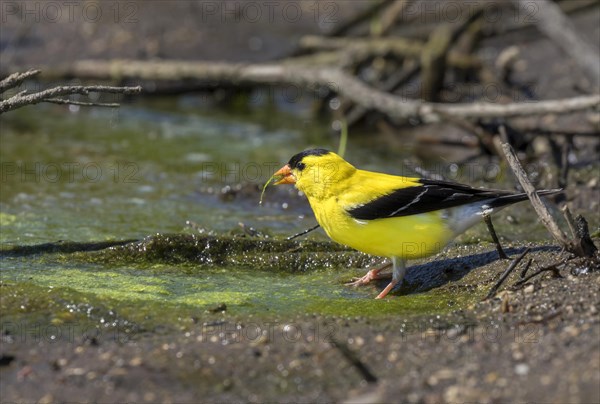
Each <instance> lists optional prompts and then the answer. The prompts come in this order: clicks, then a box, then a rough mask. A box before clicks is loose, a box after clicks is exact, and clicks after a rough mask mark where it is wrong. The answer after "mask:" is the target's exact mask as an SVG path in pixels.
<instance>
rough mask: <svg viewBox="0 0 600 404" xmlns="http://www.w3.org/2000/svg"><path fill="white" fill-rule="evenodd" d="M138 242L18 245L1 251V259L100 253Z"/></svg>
mask: <svg viewBox="0 0 600 404" xmlns="http://www.w3.org/2000/svg"><path fill="white" fill-rule="evenodd" d="M135 241H138V240H114V241H98V242H77V241H63V240H59V241H54V242H51V243H42V244H34V245H18V246H11V247H6V248H3V249H2V250H0V258H7V257H27V256H30V255H36V254H53V253H75V252H85V251H99V250H104V249H105V248H109V247H115V246H121V245H125V244H129V243H133V242H135Z"/></svg>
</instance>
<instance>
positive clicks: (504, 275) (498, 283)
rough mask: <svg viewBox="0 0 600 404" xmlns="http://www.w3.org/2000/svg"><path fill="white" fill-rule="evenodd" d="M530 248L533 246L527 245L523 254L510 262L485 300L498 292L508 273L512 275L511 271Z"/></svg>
mask: <svg viewBox="0 0 600 404" xmlns="http://www.w3.org/2000/svg"><path fill="white" fill-rule="evenodd" d="M530 250H531V248H529V247H527V248H526V249H525V251H523V252H522V253H521V255H519V256H518V257H517V258H515V259H514V260H513V261H512V262H511V263H510V265H509V266H508V268H506V270H505V271H504V273H503V274H502V275H501V276H500V279H498V282H496V284H495V285H494V286H492V288H491V289H490V291H489V292H488V294H487V295H486V296H485V298H484V299H483V300H488V299H489V298H491V297H493V296H494V295H495V294H496V292H497V291H498V288H499V287H500V286H501V285H502V283H504V281H505V280H506V278H508V275H510V273H511V272H512V271H513V270H514V269H515V268H516V267H517V265H519V262H521V260H522V259H523V258H524V257H525V256H526V255H527V253H529V251H530Z"/></svg>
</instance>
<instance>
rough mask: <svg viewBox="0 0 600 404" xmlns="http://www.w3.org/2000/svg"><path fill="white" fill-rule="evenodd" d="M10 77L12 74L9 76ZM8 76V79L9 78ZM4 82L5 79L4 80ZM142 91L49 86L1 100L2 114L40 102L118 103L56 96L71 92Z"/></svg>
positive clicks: (124, 88)
mask: <svg viewBox="0 0 600 404" xmlns="http://www.w3.org/2000/svg"><path fill="white" fill-rule="evenodd" d="M8 78H10V76H9V77H8ZM8 78H7V79H6V80H8ZM3 82H4V81H3ZM141 91H142V87H140V86H137V87H113V86H59V87H54V88H49V89H47V90H43V91H39V92H36V93H33V94H27V93H26V91H21V92H20V93H18V94H16V95H13V96H12V97H10V98H8V99H6V100H2V101H0V114H2V113H4V112H8V111H12V110H14V109H17V108H21V107H24V106H26V105H32V104H38V103H40V102H51V103H61V104H75V105H87V106H90V105H94V106H102V107H106V106H110V107H112V106H115V105H117V106H118V104H104V103H82V102H79V101H70V100H63V99H57V98H55V97H57V96H61V95H71V94H83V95H87V94H89V93H90V92H98V93H112V94H137V93H139V92H141Z"/></svg>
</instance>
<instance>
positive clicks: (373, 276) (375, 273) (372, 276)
mask: <svg viewBox="0 0 600 404" xmlns="http://www.w3.org/2000/svg"><path fill="white" fill-rule="evenodd" d="M391 266H392V264H391V263H386V264H383V265H380V266H378V267H376V268H373V269H371V270H370V271H369V272H367V273H366V274H365V275H364V276H363V277H362V278H358V279H357V280H355V281H354V282H348V283H347V284H346V285H349V286H362V285H366V284H367V283H369V282H371V281H374V280H377V279H386V278H390V277H391V276H392V274H380V272H381V271H383V270H384V269H387V268H389V267H391Z"/></svg>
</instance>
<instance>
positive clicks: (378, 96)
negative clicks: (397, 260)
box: [64, 60, 600, 122]
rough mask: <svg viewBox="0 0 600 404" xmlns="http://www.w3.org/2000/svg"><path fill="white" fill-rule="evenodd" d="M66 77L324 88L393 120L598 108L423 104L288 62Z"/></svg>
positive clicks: (161, 66) (81, 68)
mask: <svg viewBox="0 0 600 404" xmlns="http://www.w3.org/2000/svg"><path fill="white" fill-rule="evenodd" d="M64 73H69V75H70V76H74V77H80V78H93V79H121V80H122V79H138V80H139V79H145V80H196V81H198V82H200V84H202V83H205V85H206V88H207V89H208V88H214V87H215V86H216V85H228V86H236V85H238V86H239V85H242V84H250V85H257V86H258V85H281V84H292V85H299V86H302V87H304V88H308V89H311V90H318V89H319V88H322V87H327V88H329V89H330V90H331V91H333V92H335V93H337V94H339V95H342V96H344V97H346V98H348V99H350V100H352V101H353V102H354V103H355V104H357V105H360V106H362V107H364V108H367V109H372V110H377V111H379V112H382V113H384V114H386V115H388V116H389V117H391V118H395V119H398V120H401V121H402V120H407V119H409V118H419V119H421V120H423V121H425V122H438V121H441V120H443V117H442V116H441V114H444V113H445V114H450V115H454V116H456V117H460V118H468V119H475V118H498V117H503V118H509V117H516V116H530V115H536V114H549V113H555V114H564V113H569V112H573V111H578V110H585V109H588V108H593V107H597V106H599V105H600V95H599V94H596V95H586V96H579V97H574V98H566V99H560V100H548V101H538V102H528V103H520V102H516V103H510V104H496V103H464V104H446V103H427V102H423V101H421V100H416V99H411V98H406V97H402V96H398V95H392V94H388V93H385V92H383V91H380V90H377V89H374V88H373V87H370V86H369V85H367V84H365V83H364V82H362V81H361V80H359V79H357V78H355V77H354V76H352V75H350V74H348V73H346V72H344V71H343V70H341V69H338V68H332V67H311V66H298V65H294V64H287V63H279V64H239V63H210V62H185V61H135V60H115V61H81V62H78V63H76V64H75V65H74V66H73V67H72V68H71V69H70V70H69V71H68V72H64Z"/></svg>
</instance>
